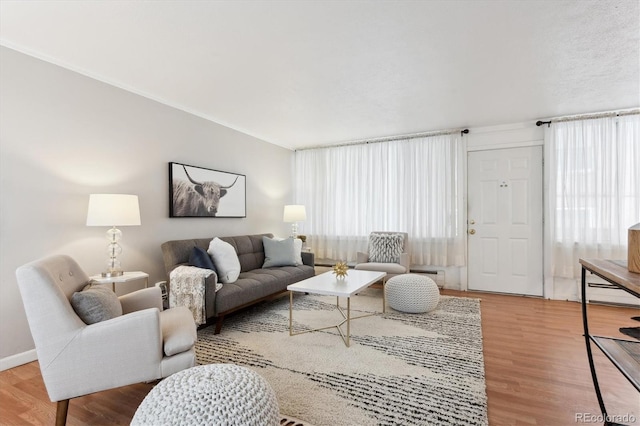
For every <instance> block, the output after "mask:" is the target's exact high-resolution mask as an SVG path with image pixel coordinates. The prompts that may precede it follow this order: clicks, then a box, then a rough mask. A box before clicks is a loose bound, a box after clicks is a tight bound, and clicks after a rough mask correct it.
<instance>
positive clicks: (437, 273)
mask: <svg viewBox="0 0 640 426" xmlns="http://www.w3.org/2000/svg"><path fill="white" fill-rule="evenodd" d="M409 272H410V273H412V274H423V275H431V277H430V278H431V279H433V280H434V281H435V282H436V284H437V285H438V287H440V288H442V287H444V271H443V270H441V269H440V270H423V269H410V270H409Z"/></svg>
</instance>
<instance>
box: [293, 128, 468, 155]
mask: <svg viewBox="0 0 640 426" xmlns="http://www.w3.org/2000/svg"><path fill="white" fill-rule="evenodd" d="M454 133H460V136H462V135H466V134H468V133H469V129H450V130H437V131H433V132H422V133H412V134H408V135H398V136H386V137H382V138H375V139H361V140H356V141H351V142H344V143H340V144H336V145H317V146H310V147H308V148H299V149H296V150H295V151H307V150H309V149H318V148H334V147H340V146H351V145H364V144H369V143H380V142H391V141H401V140H408V139H417V138H424V137H430V136H442V135H452V134H454Z"/></svg>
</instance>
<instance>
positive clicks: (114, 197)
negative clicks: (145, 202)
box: [87, 194, 140, 226]
mask: <svg viewBox="0 0 640 426" xmlns="http://www.w3.org/2000/svg"><path fill="white" fill-rule="evenodd" d="M134 225H140V207H139V205H138V196H137V195H128V194H91V195H89V209H88V212H87V226H134Z"/></svg>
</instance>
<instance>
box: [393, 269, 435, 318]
mask: <svg viewBox="0 0 640 426" xmlns="http://www.w3.org/2000/svg"><path fill="white" fill-rule="evenodd" d="M384 288H385V295H386V298H387V303H388V304H389V306H390V307H392V308H393V309H395V310H396V311H401V312H407V313H410V314H419V313H423V312H429V311H432V310H434V309H435V308H436V306H438V302H439V301H440V291H439V290H438V286H437V285H436V282H435V281H433V280H432V279H431V278H429V277H425V276H424V275H418V274H403V275H396V276H395V277H392V278H390V279H389V281H387V283H386V284H385V286H384Z"/></svg>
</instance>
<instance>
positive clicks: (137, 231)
mask: <svg viewBox="0 0 640 426" xmlns="http://www.w3.org/2000/svg"><path fill="white" fill-rule="evenodd" d="M0 64H1V66H0V91H1V94H2V95H1V96H0V369H4V368H10V367H11V366H13V365H18V364H20V363H21V362H26V361H30V360H31V359H33V356H34V353H33V351H31V352H29V351H30V350H31V349H32V348H33V341H32V339H31V335H30V332H29V329H28V324H27V321H26V317H25V314H24V310H23V307H22V299H21V298H20V294H19V291H18V287H17V283H16V279H15V269H16V268H17V267H18V266H20V265H22V264H24V263H26V262H29V261H31V260H34V259H37V258H40V257H42V256H46V255H50V254H58V253H63V254H69V255H71V256H72V257H74V258H75V259H76V260H78V261H79V263H80V264H81V265H82V267H83V268H84V269H85V271H86V272H87V273H88V274H89V275H92V274H95V273H99V272H100V271H101V270H102V269H103V265H104V263H105V260H106V240H105V237H104V235H105V232H106V229H105V228H100V227H86V226H85V221H86V213H87V203H88V199H89V194H90V193H110V192H115V193H130V194H137V195H138V196H139V199H140V210H141V218H142V226H139V227H123V228H121V229H122V231H123V234H124V236H123V244H122V246H123V258H122V261H123V267H124V268H125V269H128V270H142V271H146V272H148V273H149V274H150V275H151V276H150V283H151V284H153V283H154V282H156V281H159V280H162V279H164V278H165V273H164V269H163V264H162V254H161V251H160V244H161V243H162V242H163V241H166V240H170V239H182V238H190V237H208V236H213V235H220V236H223V235H242V234H248V233H260V232H273V233H275V234H278V235H287V234H288V231H289V227H288V224H284V223H283V222H282V208H283V205H284V204H287V203H288V202H290V201H291V196H292V183H291V164H292V158H293V152H292V151H289V150H286V149H284V148H280V147H277V146H275V145H272V144H268V143H266V142H263V141H260V140H258V139H255V138H253V137H251V136H248V135H245V134H242V133H239V132H237V131H234V130H231V129H229V128H226V127H223V126H221V125H218V124H216V123H213V122H210V121H207V120H204V119H201V118H198V117H195V116H193V115H190V114H187V113H185V112H182V111H179V110H176V109H174V108H171V107H168V106H166V105H162V104H160V103H157V102H154V101H151V100H149V99H146V98H144V97H141V96H138V95H135V94H132V93H129V92H126V91H124V90H121V89H118V88H115V87H113V86H110V85H107V84H103V83H101V82H99V81H96V80H93V79H90V78H87V77H84V76H82V75H79V74H77V73H74V72H71V71H69V70H66V69H63V68H61V67H58V66H55V65H52V64H49V63H47V62H43V61H41V60H38V59H35V58H32V57H30V56H26V55H23V54H21V53H18V52H15V51H13V50H10V49H7V48H0ZM169 161H177V162H181V163H186V164H192V165H196V166H202V167H206V168H213V169H218V170H224V171H229V172H234V173H240V174H244V175H246V177H247V179H246V180H247V217H246V218H244V219H223V218H215V219H214V218H207V219H170V218H169V217H168V164H167V163H168V162H169ZM139 285H140V284H138V283H134V284H133V287H132V288H127V287H126V285H125V287H122V288H120V289H119V292H120V293H121V292H126V291H130V290H132V289H135V288H136V286H139ZM129 286H130V287H131V285H129Z"/></svg>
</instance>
